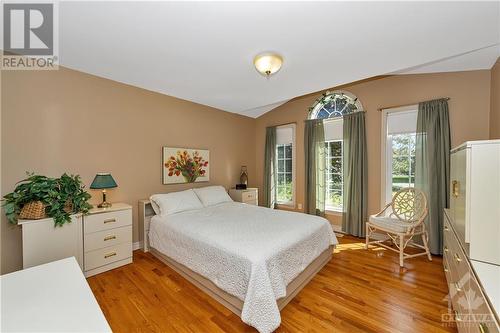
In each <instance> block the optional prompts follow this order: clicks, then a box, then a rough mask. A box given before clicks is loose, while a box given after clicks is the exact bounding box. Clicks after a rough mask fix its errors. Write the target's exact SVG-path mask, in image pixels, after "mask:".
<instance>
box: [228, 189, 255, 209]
mask: <svg viewBox="0 0 500 333" xmlns="http://www.w3.org/2000/svg"><path fill="white" fill-rule="evenodd" d="M229 196H230V197H231V199H233V200H234V201H237V202H242V203H246V204H249V205H255V206H258V205H259V190H258V189H257V188H247V189H245V190H237V189H235V188H232V189H230V190H229Z"/></svg>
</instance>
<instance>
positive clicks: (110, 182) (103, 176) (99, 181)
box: [90, 172, 118, 208]
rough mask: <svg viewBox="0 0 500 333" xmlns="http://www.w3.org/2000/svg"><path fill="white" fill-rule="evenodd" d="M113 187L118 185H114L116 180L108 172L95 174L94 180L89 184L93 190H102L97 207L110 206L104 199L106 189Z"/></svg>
mask: <svg viewBox="0 0 500 333" xmlns="http://www.w3.org/2000/svg"><path fill="white" fill-rule="evenodd" d="M113 187H118V185H116V182H115V180H114V179H113V177H111V174H110V173H106V172H101V173H98V174H97V175H96V176H95V178H94V181H92V184H91V185H90V188H91V189H93V190H102V202H101V203H100V204H99V205H97V207H99V208H108V207H111V204H110V203H109V202H107V201H106V189H107V188H113Z"/></svg>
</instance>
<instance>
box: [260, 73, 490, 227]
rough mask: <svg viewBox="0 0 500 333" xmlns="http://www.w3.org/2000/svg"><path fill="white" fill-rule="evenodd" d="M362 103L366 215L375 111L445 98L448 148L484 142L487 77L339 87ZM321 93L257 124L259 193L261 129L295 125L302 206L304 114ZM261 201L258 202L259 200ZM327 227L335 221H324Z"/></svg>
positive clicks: (375, 154)
mask: <svg viewBox="0 0 500 333" xmlns="http://www.w3.org/2000/svg"><path fill="white" fill-rule="evenodd" d="M342 89H344V90H347V91H350V92H352V93H353V94H355V95H356V96H357V97H358V98H359V99H360V100H361V102H362V104H363V106H364V108H365V110H366V111H367V113H366V132H367V139H368V140H367V141H368V210H369V213H371V214H372V213H375V212H377V211H378V209H379V208H380V191H381V189H380V172H381V170H380V163H381V161H380V156H381V150H380V149H381V148H380V142H381V137H380V136H381V112H379V111H378V110H377V109H378V108H381V107H387V106H394V105H401V104H412V103H418V102H420V101H425V100H430V99H433V98H439V97H450V98H451V99H450V101H449V106H450V123H451V136H452V138H451V139H452V145H453V146H455V145H458V144H459V143H461V142H463V141H466V140H479V139H488V136H489V109H490V93H489V92H490V71H488V70H485V71H470V72H455V73H439V74H423V75H401V76H390V77H385V78H379V79H374V80H370V81H365V82H362V83H358V84H352V85H347V86H343V87H342ZM321 93H323V92H318V93H316V94H310V95H306V96H302V97H299V98H296V99H294V100H292V101H290V102H288V103H285V104H283V105H282V106H280V107H278V108H276V109H274V110H273V111H271V112H269V113H267V114H265V115H263V116H261V117H259V118H258V119H257V128H256V131H257V135H256V145H257V146H256V167H257V175H256V176H257V181H258V186H259V187H262V179H263V174H262V170H263V165H264V161H263V156H264V141H265V128H266V126H272V125H279V124H283V123H289V122H296V123H297V149H296V152H297V153H296V154H297V162H296V163H297V164H296V170H297V175H296V181H297V184H296V189H297V194H296V202H297V203H301V204H303V203H304V174H305V171H304V119H306V117H307V110H308V108H309V107H310V106H311V105H312V104H313V102H314V101H315V100H316V99H317V98H318V97H319V96H320V94H321ZM260 197H261V198H262V196H260ZM329 219H330V220H331V221H332V222H333V223H335V224H338V223H339V222H340V218H339V217H330V218H329Z"/></svg>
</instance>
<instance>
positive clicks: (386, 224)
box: [370, 215, 413, 232]
mask: <svg viewBox="0 0 500 333" xmlns="http://www.w3.org/2000/svg"><path fill="white" fill-rule="evenodd" d="M370 223H371V224H373V225H375V226H376V227H377V226H378V227H381V228H384V229H386V230H391V231H394V232H406V231H407V230H408V229H409V228H411V227H412V226H413V224H411V223H408V222H404V221H401V220H399V219H396V218H393V217H387V216H376V215H371V216H370Z"/></svg>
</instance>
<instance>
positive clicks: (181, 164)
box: [162, 147, 210, 184]
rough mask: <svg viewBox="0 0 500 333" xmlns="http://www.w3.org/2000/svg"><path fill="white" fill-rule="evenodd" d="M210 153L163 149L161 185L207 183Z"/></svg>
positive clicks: (200, 150) (170, 148) (199, 150)
mask: <svg viewBox="0 0 500 333" xmlns="http://www.w3.org/2000/svg"><path fill="white" fill-rule="evenodd" d="M209 159H210V151H209V150H204V149H191V148H172V147H163V164H162V168H163V184H183V183H198V182H208V181H209V180H210V161H209Z"/></svg>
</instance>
